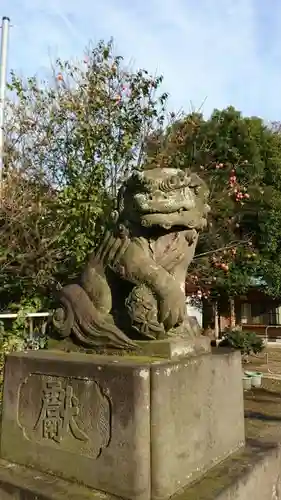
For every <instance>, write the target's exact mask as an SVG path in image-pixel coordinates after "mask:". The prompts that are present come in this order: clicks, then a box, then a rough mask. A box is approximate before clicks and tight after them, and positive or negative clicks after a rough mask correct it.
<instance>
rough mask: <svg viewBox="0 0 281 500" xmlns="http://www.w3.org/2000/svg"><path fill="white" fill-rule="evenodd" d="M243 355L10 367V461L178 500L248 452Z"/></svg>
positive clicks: (32, 360)
mask: <svg viewBox="0 0 281 500" xmlns="http://www.w3.org/2000/svg"><path fill="white" fill-rule="evenodd" d="M243 440H244V419H243V394H242V370H241V362H240V355H239V354H238V353H237V352H235V353H233V352H231V353H229V352H228V353H221V351H219V354H215V355H212V354H203V355H200V356H194V357H187V358H182V359H177V360H174V361H173V360H160V359H158V360H154V359H153V358H144V357H143V358H141V357H138V356H129V357H127V358H126V357H120V356H119V357H114V356H111V357H109V356H93V355H85V354H78V353H76V354H69V353H55V352H53V353H52V352H50V351H45V352H44V351H41V352H40V351H37V352H29V353H13V354H11V355H9V356H8V357H7V362H6V367H5V386H4V408H3V419H2V432H1V456H2V458H4V459H6V460H9V461H11V462H16V463H19V464H22V465H25V466H31V467H34V468H36V469H39V470H41V471H43V472H46V473H53V474H57V475H58V476H60V477H63V478H65V479H67V480H73V481H78V482H81V483H83V484H85V485H86V486H88V487H91V488H94V489H98V490H101V491H104V492H107V493H109V494H113V495H117V496H120V497H123V498H125V499H128V500H150V499H152V500H158V499H166V498H168V497H170V496H171V495H174V494H175V493H176V492H177V491H178V490H179V489H180V488H182V487H184V486H186V485H188V484H189V483H190V482H191V481H194V480H195V479H197V478H199V477H200V476H202V474H204V473H205V472H206V471H207V470H208V469H209V468H210V467H212V466H213V465H215V464H216V463H217V462H219V461H221V460H222V459H224V458H225V457H227V456H228V455H229V454H230V453H232V452H234V451H235V450H236V449H237V448H239V447H240V446H241V445H242V444H243Z"/></svg>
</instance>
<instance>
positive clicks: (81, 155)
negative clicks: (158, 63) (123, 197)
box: [0, 42, 167, 309]
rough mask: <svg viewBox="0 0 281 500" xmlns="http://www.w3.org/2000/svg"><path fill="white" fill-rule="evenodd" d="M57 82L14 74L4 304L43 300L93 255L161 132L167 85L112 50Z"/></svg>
mask: <svg viewBox="0 0 281 500" xmlns="http://www.w3.org/2000/svg"><path fill="white" fill-rule="evenodd" d="M52 70H53V80H52V81H51V82H49V81H47V82H44V81H43V82H42V81H39V80H38V79H37V78H36V77H31V78H27V79H26V80H24V79H22V78H20V77H18V76H17V75H16V74H15V73H13V72H12V73H11V78H10V83H9V85H8V88H9V91H10V94H9V95H10V99H9V100H8V103H7V122H6V129H7V141H6V151H5V153H6V154H5V178H4V191H3V192H4V201H3V204H2V206H1V208H0V227H1V243H0V274H1V283H0V302H1V308H2V309H3V308H4V307H7V302H10V301H11V300H13V301H14V302H19V300H20V297H21V296H22V295H24V296H26V297H33V296H35V295H36V294H37V295H38V294H39V296H40V297H42V296H44V295H45V296H47V295H48V291H49V290H50V289H52V287H53V288H56V286H59V285H60V284H63V283H65V282H66V281H68V280H69V279H71V278H72V277H73V276H74V275H75V274H76V273H77V272H79V268H80V266H81V265H82V263H83V262H84V260H85V258H86V255H87V254H88V253H89V252H90V251H91V250H92V249H93V248H94V247H95V245H96V243H97V241H98V239H99V236H100V232H101V231H102V229H103V224H104V216H105V215H106V214H107V213H108V212H109V211H110V210H111V208H112V207H113V206H114V203H115V198H116V192H117V189H118V186H119V184H120V180H122V179H123V178H124V176H126V175H127V174H128V172H129V171H130V169H131V168H132V167H133V166H138V165H140V164H141V163H142V156H143V141H144V138H145V136H146V135H147V134H148V133H150V132H151V131H152V130H153V129H154V128H157V127H159V126H161V125H162V124H163V120H164V108H165V102H166V99H167V95H166V94H160V93H159V88H160V85H161V82H162V77H155V78H154V77H152V76H151V75H149V74H148V72H147V71H145V70H138V71H133V70H130V69H129V68H126V66H125V65H124V62H123V60H122V57H119V56H116V55H115V54H114V47H113V44H112V42H110V43H108V44H106V43H104V42H100V43H99V44H98V45H97V46H96V47H95V48H93V49H89V50H88V51H87V53H86V54H85V57H84V61H82V62H81V63H80V62H79V63H74V62H69V61H62V60H60V59H58V60H57V61H56V62H55V64H54V66H53V68H52Z"/></svg>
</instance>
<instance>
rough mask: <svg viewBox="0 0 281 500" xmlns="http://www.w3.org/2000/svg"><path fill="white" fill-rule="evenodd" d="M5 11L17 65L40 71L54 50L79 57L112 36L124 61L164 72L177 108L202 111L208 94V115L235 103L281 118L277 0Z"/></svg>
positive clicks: (39, 3)
mask: <svg viewBox="0 0 281 500" xmlns="http://www.w3.org/2000/svg"><path fill="white" fill-rule="evenodd" d="M3 1H4V5H3ZM17 3H18V5H17ZM11 5H12V6H11ZM5 7H6V8H5ZM2 9H3V15H9V16H10V17H11V19H12V22H13V23H15V24H16V27H15V28H12V29H11V32H10V35H11V36H10V39H11V43H10V53H9V62H10V66H11V67H13V68H15V69H16V70H21V71H22V72H24V73H30V72H36V71H38V70H39V72H41V73H42V72H43V71H44V68H45V69H47V68H48V66H49V52H50V51H51V54H52V55H53V56H56V55H60V56H62V57H71V56H74V57H76V56H79V55H80V54H82V51H83V47H84V46H85V45H86V44H87V42H88V41H89V39H92V40H93V41H95V42H96V41H98V40H99V39H100V38H103V39H105V40H108V39H109V38H110V36H113V37H114V38H115V40H116V45H117V49H118V51H119V52H120V53H121V54H122V55H124V56H125V57H126V58H127V59H131V58H133V59H134V61H135V64H136V65H137V66H143V67H146V68H147V69H149V70H150V71H152V72H155V70H157V71H158V72H159V73H162V74H164V82H165V85H164V86H165V90H168V91H169V93H170V94H171V104H170V106H171V107H173V108H176V109H178V108H180V107H183V108H184V109H186V110H188V109H190V103H191V102H192V103H193V105H194V106H195V107H196V108H198V107H199V106H200V105H201V104H202V103H203V101H204V100H205V98H207V100H206V101H205V103H204V107H203V109H204V111H205V112H206V113H209V112H211V110H212V109H213V108H214V107H224V106H227V105H229V104H233V105H235V106H236V107H238V108H239V109H241V110H242V111H243V112H244V113H245V114H258V115H261V116H263V117H264V118H266V119H272V120H277V119H278V118H279V117H280V116H281V99H280V97H279V89H281V65H280V54H281V32H280V30H278V25H279V26H280V22H281V5H280V0H272V1H271V2H270V9H269V6H268V7H267V6H266V2H264V1H263V0H216V2H214V0H135V1H134V2H129V0H126V1H124V0H102V2H98V1H94V2H93V1H92V0H79V1H77V0H49V2H45V0H44V1H43V0H13V2H10V0H2ZM4 11H5V12H4Z"/></svg>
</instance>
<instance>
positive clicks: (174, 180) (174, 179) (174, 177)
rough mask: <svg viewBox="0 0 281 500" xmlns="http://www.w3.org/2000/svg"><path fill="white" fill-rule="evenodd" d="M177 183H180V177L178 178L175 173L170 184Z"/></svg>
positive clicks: (174, 184)
mask: <svg viewBox="0 0 281 500" xmlns="http://www.w3.org/2000/svg"><path fill="white" fill-rule="evenodd" d="M177 183H178V178H177V177H176V176H175V175H173V176H172V177H171V179H170V184H171V185H172V186H176V185H177Z"/></svg>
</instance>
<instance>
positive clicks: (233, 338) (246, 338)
mask: <svg viewBox="0 0 281 500" xmlns="http://www.w3.org/2000/svg"><path fill="white" fill-rule="evenodd" d="M219 345H220V347H231V348H233V349H237V350H239V351H240V352H241V354H242V355H247V356H249V355H251V354H258V353H260V352H262V350H263V349H264V343H263V340H262V339H261V338H260V337H258V336H257V334H256V333H255V332H247V331H244V330H241V329H239V328H233V329H228V330H226V331H225V332H224V335H223V340H222V341H221V342H220V344H219Z"/></svg>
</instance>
